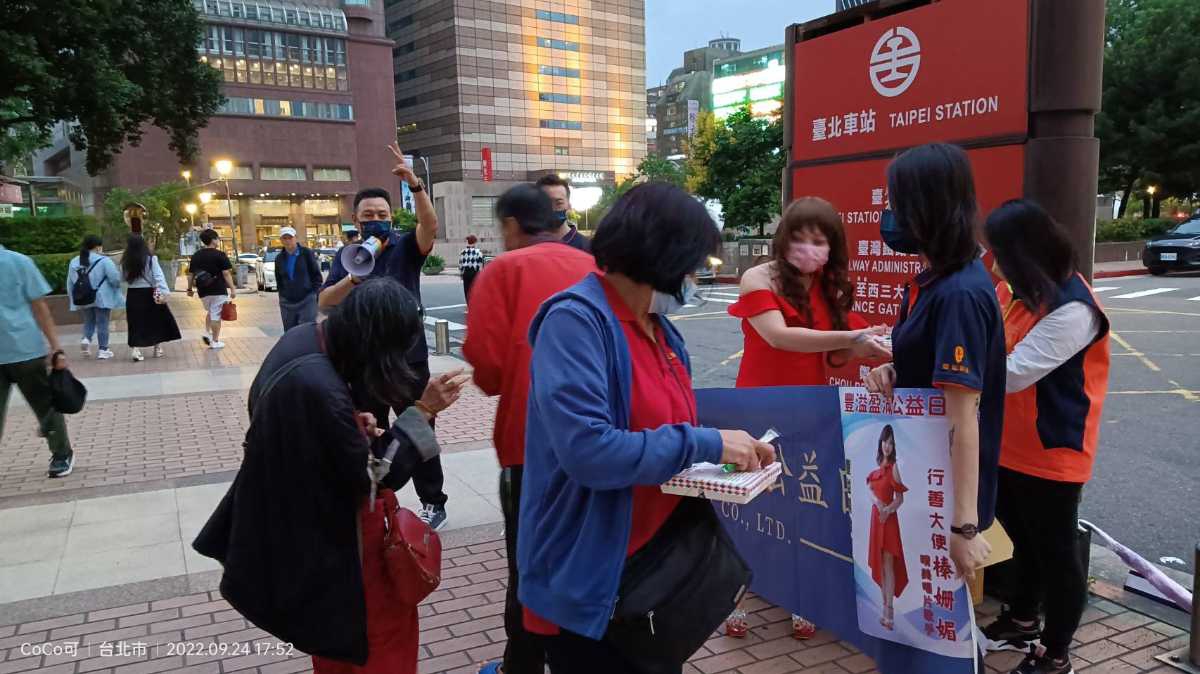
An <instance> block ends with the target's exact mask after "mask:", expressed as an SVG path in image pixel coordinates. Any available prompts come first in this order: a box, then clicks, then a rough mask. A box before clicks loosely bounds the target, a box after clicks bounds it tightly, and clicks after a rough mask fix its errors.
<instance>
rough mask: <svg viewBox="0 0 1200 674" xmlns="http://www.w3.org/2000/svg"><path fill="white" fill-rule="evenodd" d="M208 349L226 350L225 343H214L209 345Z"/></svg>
mask: <svg viewBox="0 0 1200 674" xmlns="http://www.w3.org/2000/svg"><path fill="white" fill-rule="evenodd" d="M208 348H210V349H213V350H214V351H215V350H217V349H224V348H225V342H213V343H212V344H209V345H208Z"/></svg>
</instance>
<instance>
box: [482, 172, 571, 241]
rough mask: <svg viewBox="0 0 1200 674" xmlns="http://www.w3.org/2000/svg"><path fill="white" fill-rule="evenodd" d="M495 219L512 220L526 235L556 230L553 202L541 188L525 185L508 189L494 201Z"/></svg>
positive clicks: (556, 223)
mask: <svg viewBox="0 0 1200 674" xmlns="http://www.w3.org/2000/svg"><path fill="white" fill-rule="evenodd" d="M496 217H497V218H500V219H501V220H503V219H504V218H513V219H514V220H516V221H517V224H518V225H520V226H521V231H522V232H525V233H526V234H532V235H536V234H541V233H543V232H549V231H552V230H556V229H558V227H559V223H558V222H556V221H555V220H554V202H552V201H550V197H548V196H546V193H545V192H543V191H542V190H541V188H539V187H536V186H534V185H530V184H527V183H524V184H521V185H515V186H513V187H510V188H509V189H508V191H507V192H505V193H504V194H501V195H500V198H499V199H498V200H497V201H496Z"/></svg>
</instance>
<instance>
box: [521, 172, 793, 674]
mask: <svg viewBox="0 0 1200 674" xmlns="http://www.w3.org/2000/svg"><path fill="white" fill-rule="evenodd" d="M719 243H720V237H719V234H718V232H717V229H716V225H715V224H714V223H713V221H712V218H710V217H709V215H708V213H707V211H705V209H704V207H703V206H702V205H701V204H700V203H699V202H698V201H696V200H695V199H694V198H693V197H691V196H690V195H688V194H687V193H686V192H684V191H683V190H681V189H679V188H677V187H674V186H672V185H667V184H664V183H648V184H644V185H639V186H637V187H634V188H633V189H632V190H630V191H629V192H628V193H626V194H625V195H624V196H622V197H621V199H620V200H618V201H617V203H616V204H615V205H614V206H613V208H612V210H611V211H610V212H609V214H608V215H607V216H606V217H605V219H604V221H603V222H602V223H601V224H600V226H599V228H598V229H597V232H596V238H595V240H594V241H593V242H592V250H593V252H594V253H595V256H596V264H597V266H598V267H599V268H600V269H602V270H604V274H603V275H599V274H589V275H588V276H587V277H585V278H584V279H583V280H582V281H580V282H579V283H577V284H575V285H574V286H572V287H570V288H568V289H567V290H565V291H563V292H561V293H559V294H557V295H555V296H553V297H551V298H550V299H548V300H546V302H545V303H544V304H543V305H542V307H541V309H540V310H539V312H538V314H537V316H536V317H535V318H534V321H533V324H532V326H531V328H530V331H529V341H530V342H531V344H532V348H533V358H532V364H531V368H530V389H529V412H528V424H527V426H526V437H525V468H524V476H523V482H524V484H523V485H522V489H521V504H520V535H519V536H518V539H517V570H518V574H519V578H520V588H519V590H518V597H519V599H520V602H521V603H522V604H523V605H524V607H525V627H526V629H528V630H530V631H531V632H534V633H536V634H541V635H544V637H545V638H544V643H545V647H546V652H547V659H548V662H549V665H550V670H551V671H552V672H554V674H567V673H570V674H580V673H590V672H606V673H607V672H634V673H637V672H650V671H655V672H680V671H682V667H683V663H684V661H685V660H686V659H687V657H688V656H690V655H691V652H687V653H681V652H680V651H681V650H689V651H694V650H695V648H696V647H698V646H699V645H701V644H702V643H703V641H704V639H706V638H707V637H708V636H709V634H711V632H712V630H713V629H715V628H716V627H717V626H718V624H719V623H720V621H721V620H723V619H724V617H725V615H727V614H728V612H729V611H730V610H732V609H733V606H731V605H726V602H725V601H724V600H723V597H722V595H724V592H722V591H705V589H706V588H709V587H710V585H709V583H710V582H711V583H716V584H718V585H719V584H722V583H725V582H727V581H729V580H731V579H732V580H733V581H734V582H735V583H738V582H740V583H745V582H746V581H747V580H748V575H746V574H743V573H741V572H736V573H732V574H726V573H725V572H726V571H728V570H730V569H732V568H743V569H744V568H745V567H744V562H742V561H741V559H740V557H737V553H736V551H734V550H733V548H732V546H731V545H729V544H728V539H727V538H726V537H725V535H724V532H723V531H722V530H721V529H720V524H719V523H717V522H716V520H715V517H716V516H715V514H714V512H713V508H712V507H711V505H709V504H708V503H707V502H704V501H702V500H698V499H681V498H680V497H678V496H673V495H669V494H664V493H662V491H661V489H660V485H661V484H662V483H663V482H666V481H667V480H668V479H670V478H671V476H673V475H675V474H676V473H678V472H679V471H680V470H682V469H684V468H686V467H688V466H691V465H692V464H694V463H697V462H701V461H708V462H712V463H718V462H720V463H732V464H735V465H736V466H737V467H738V468H739V469H742V470H753V469H757V468H759V467H760V466H761V465H765V464H769V463H771V462H772V461H773V460H774V449H773V448H772V447H771V445H769V444H766V443H762V442H758V441H756V440H755V439H753V438H752V437H750V435H749V434H747V433H745V432H744V431H727V430H717V429H712V428H701V427H699V426H698V425H697V420H696V401H695V396H694V394H693V392H692V382H691V372H690V359H689V357H688V354H687V351H686V348H685V346H684V343H683V338H682V336H681V335H680V333H679V332H678V330H677V329H676V328H675V327H674V325H673V324H672V323H671V321H670V320H668V315H669V314H670V313H672V312H674V311H677V310H678V309H679V308H681V307H682V306H683V305H684V304H685V303H686V302H687V300H688V299H690V298H692V296H693V295H694V294H695V288H696V286H695V281H694V278H693V275H694V272H695V270H696V269H697V268H698V267H699V266H700V265H701V263H702V262H703V261H704V260H705V259H706V258H707V257H708V256H709V255H711V254H712V253H713V251H715V250H716V248H717V246H718V245H719ZM660 530H661V531H662V532H663V533H662V535H659V533H660ZM694 536H698V538H695V537H694ZM714 539H715V540H714ZM679 540H690V541H692V542H693V543H694V544H696V545H697V547H698V548H703V549H705V550H710V551H711V553H709V552H706V553H705V554H706V557H705V560H704V561H703V562H700V561H699V560H693V559H691V556H690V555H688V554H687V553H686V552H679V554H680V556H681V557H686V558H688V562H689V563H688V564H687V565H686V566H687V568H686V569H683V568H680V565H675V564H672V565H659V564H657V563H656V562H655V561H651V560H659V559H661V557H660V554H662V555H664V556H665V555H666V553H669V552H675V551H679V548H677V547H676V545H675V542H676V541H679ZM700 541H704V543H701V542H700ZM709 541H713V542H712V543H709ZM639 553H644V554H639ZM693 561H694V562H696V563H694V564H693V563H691V562H693ZM627 572H628V575H626V574H627ZM681 573H686V574H688V575H689V576H691V580H690V581H689V582H690V583H691V587H692V589H693V590H694V591H690V592H687V593H684V594H678V595H672V596H667V597H666V598H665V599H661V600H659V599H654V598H651V596H650V594H649V592H657V591H659V590H661V588H663V587H675V586H676V585H675V584H676V583H677V582H678V578H679V574H681ZM663 574H666V575H669V576H671V577H670V578H669V579H668V578H666V577H665V576H664V575H663ZM714 574H715V575H714ZM627 584H628V585H627ZM626 585H627V589H628V591H623V592H622V593H621V595H622V596H620V598H619V599H618V596H617V594H618V592H617V589H618V587H619V586H626ZM736 590H737V588H736V587H734V588H733V591H732V592H729V593H728V597H727V598H728V599H729V600H731V599H732V597H733V596H734V594H735V592H736ZM643 601H644V602H648V603H650V602H652V603H651V606H650V607H649V611H648V612H646V610H645V608H642V609H640V610H639V609H632V608H630V607H631V606H636V605H637V604H638V603H639V602H643ZM714 609H715V613H714ZM635 611H636V613H634V612H635ZM710 619H711V624H707V623H709V622H710ZM651 634H654V635H656V636H657V638H654V639H652V638H651V637H650V636H649V635H651ZM697 639H698V640H697ZM692 644H694V646H693V645H692ZM681 646H682V649H681Z"/></svg>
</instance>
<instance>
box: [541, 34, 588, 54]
mask: <svg viewBox="0 0 1200 674" xmlns="http://www.w3.org/2000/svg"><path fill="white" fill-rule="evenodd" d="M537 44H538V46H539V47H545V48H547V49H564V50H566V51H579V43H578V42H568V41H566V40H555V39H552V38H548V37H539V38H538V39H537Z"/></svg>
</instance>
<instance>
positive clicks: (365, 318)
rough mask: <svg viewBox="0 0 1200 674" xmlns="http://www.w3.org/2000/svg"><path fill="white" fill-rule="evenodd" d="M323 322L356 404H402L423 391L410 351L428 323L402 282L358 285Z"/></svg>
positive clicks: (389, 280)
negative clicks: (409, 359) (409, 355)
mask: <svg viewBox="0 0 1200 674" xmlns="http://www.w3.org/2000/svg"><path fill="white" fill-rule="evenodd" d="M323 325H324V330H325V339H326V343H327V345H328V352H329V360H330V361H332V363H333V367H334V369H335V370H337V371H338V374H339V375H340V376H341V377H342V379H344V380H345V381H346V382H347V383H349V384H350V388H351V390H352V391H353V392H354V396H355V403H357V404H359V405H377V404H380V403H382V404H386V405H390V406H392V407H396V408H402V407H404V406H405V405H406V404H407V403H408V402H409V401H411V400H413V399H414V398H415V397H416V396H419V395H420V394H421V392H420V391H414V389H415V387H416V383H417V378H416V375H415V374H414V373H413V371H412V369H411V368H409V366H408V350H409V349H410V348H411V347H412V345H413V344H414V343H415V342H416V339H417V336H418V334H419V333H420V331H421V330H423V329H424V327H423V326H422V324H421V317H420V315H419V309H418V307H417V300H416V299H415V298H414V297H413V296H412V293H410V292H408V291H407V290H405V289H404V286H402V285H400V283H399V282H398V281H396V280H395V279H393V278H390V277H382V278H373V279H369V280H367V281H365V282H363V283H362V284H361V285H359V286H356V287H355V288H354V290H353V291H352V292H351V293H350V294H349V295H347V296H346V299H344V300H342V301H341V303H340V304H338V305H337V307H335V308H334V309H333V311H331V312H330V314H329V318H328V320H326V321H325V323H324V324H323ZM381 425H386V423H382V422H381Z"/></svg>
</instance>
